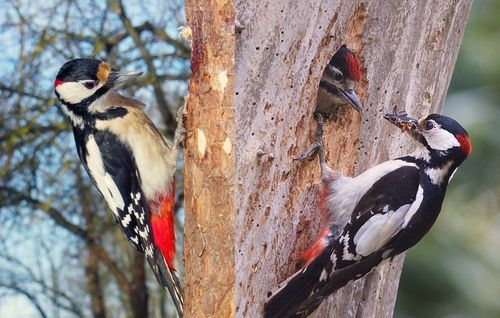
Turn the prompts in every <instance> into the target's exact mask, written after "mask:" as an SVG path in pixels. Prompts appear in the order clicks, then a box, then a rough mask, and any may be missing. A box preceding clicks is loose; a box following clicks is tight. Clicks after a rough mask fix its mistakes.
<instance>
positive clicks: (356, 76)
mask: <svg viewBox="0 0 500 318" xmlns="http://www.w3.org/2000/svg"><path fill="white" fill-rule="evenodd" d="M346 60H347V70H348V71H349V78H350V79H351V80H353V81H359V80H360V79H361V68H360V67H359V63H358V60H357V59H356V57H355V56H354V54H352V53H351V52H349V53H347V56H346Z"/></svg>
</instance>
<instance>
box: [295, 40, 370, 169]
mask: <svg viewBox="0 0 500 318" xmlns="http://www.w3.org/2000/svg"><path fill="white" fill-rule="evenodd" d="M360 80H361V67H360V65H359V61H358V59H357V58H356V55H355V54H354V53H353V52H352V51H351V50H349V49H348V48H347V46H346V45H345V44H344V45H342V46H341V47H340V49H338V50H337V52H335V54H334V55H333V57H332V58H331V60H330V62H328V64H327V65H326V67H325V69H324V71H323V75H322V76H321V80H320V82H319V88H318V94H317V97H316V109H315V111H314V113H315V114H316V113H319V114H321V117H322V118H324V119H329V118H331V117H332V116H333V114H335V113H336V112H337V111H338V107H341V106H342V105H344V104H348V105H350V106H351V107H352V108H354V109H355V110H356V111H358V112H361V110H362V109H363V105H362V103H361V100H360V99H359V97H358V95H357V94H356V91H355V90H354V86H355V85H356V84H357V83H358V82H359V81H360ZM317 151H318V145H317V143H314V144H312V145H311V146H309V147H308V148H307V149H306V150H305V151H304V152H303V153H302V154H300V155H299V156H298V157H297V158H295V160H304V159H306V158H308V159H309V160H312V159H313V158H314V157H315V155H316V153H317Z"/></svg>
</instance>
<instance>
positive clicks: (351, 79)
mask: <svg viewBox="0 0 500 318" xmlns="http://www.w3.org/2000/svg"><path fill="white" fill-rule="evenodd" d="M360 79H361V67H360V66H359V62H358V60H357V58H356V56H355V55H354V53H353V52H352V51H351V50H349V49H348V48H347V47H346V46H345V45H342V46H341V47H340V49H338V51H337V52H336V53H335V55H334V56H333V57H332V59H331V60H330V62H329V63H328V64H327V65H326V67H325V70H324V71H323V75H322V76H321V80H320V82H319V89H318V96H317V98H316V111H317V112H320V113H322V114H323V116H325V115H326V116H328V115H329V114H331V113H333V112H334V111H335V109H336V107H337V106H338V105H341V104H349V105H351V106H352V107H353V108H354V109H355V110H356V111H358V112H360V111H361V109H362V108H363V106H362V104H361V101H360V100H359V97H358V95H357V94H356V91H355V90H354V86H355V85H356V84H357V82H359V80H360Z"/></svg>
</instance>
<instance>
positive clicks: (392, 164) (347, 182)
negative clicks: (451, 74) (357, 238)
mask: <svg viewBox="0 0 500 318" xmlns="http://www.w3.org/2000/svg"><path fill="white" fill-rule="evenodd" d="M405 166H406V167H416V165H415V164H414V163H410V162H406V161H403V160H389V161H386V162H383V163H381V164H379V165H377V166H375V167H372V168H370V169H368V170H366V171H365V172H363V173H362V174H360V175H359V176H357V177H355V178H348V177H338V178H337V179H336V180H334V181H333V182H330V183H329V189H328V193H327V200H326V202H325V203H326V206H327V209H328V211H330V215H331V217H332V221H333V220H334V221H335V222H336V223H339V224H340V226H341V227H342V228H343V227H344V226H345V224H346V223H347V222H348V221H349V219H350V217H351V215H352V212H353V210H354V208H355V207H356V205H357V204H358V202H359V200H360V199H361V198H362V197H363V195H364V194H365V193H366V191H368V189H370V188H371V187H372V186H373V184H374V183H375V182H377V181H378V180H380V178H382V177H383V176H385V175H386V174H388V173H390V172H391V171H394V170H396V169H399V168H401V167H405Z"/></svg>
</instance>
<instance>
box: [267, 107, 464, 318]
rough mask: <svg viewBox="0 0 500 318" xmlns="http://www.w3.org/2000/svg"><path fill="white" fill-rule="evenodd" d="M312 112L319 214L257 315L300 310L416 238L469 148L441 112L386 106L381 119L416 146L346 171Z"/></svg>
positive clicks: (273, 317) (283, 315)
mask: <svg viewBox="0 0 500 318" xmlns="http://www.w3.org/2000/svg"><path fill="white" fill-rule="evenodd" d="M315 118H316V120H317V122H318V126H317V132H316V139H317V140H316V143H315V145H316V147H317V148H318V154H319V161H320V164H321V178H322V190H321V192H320V207H319V208H320V211H322V212H323V213H324V214H325V216H326V217H325V219H326V220H327V221H326V224H325V226H324V229H323V231H322V232H321V236H320V238H319V239H318V241H317V242H316V243H315V244H314V245H313V246H312V247H311V248H310V249H309V250H308V251H307V252H306V253H304V256H305V258H306V263H305V265H304V267H303V268H302V269H300V270H299V271H297V272H296V273H295V274H293V275H292V276H290V277H289V278H288V279H286V280H285V281H284V282H282V283H280V284H278V286H277V287H276V288H275V289H274V290H272V291H270V292H269V293H268V294H267V301H266V303H265V305H264V317H265V318H277V317H280V318H287V317H306V316H308V315H309V314H311V313H312V312H314V311H315V310H316V308H317V307H318V306H319V305H320V304H321V303H322V302H323V300H325V299H326V298H327V297H328V296H329V295H330V294H332V293H333V292H335V291H336V290H338V289H339V288H341V287H343V286H345V285H346V284H347V283H349V282H351V281H354V280H357V279H359V278H361V277H363V276H365V275H366V274H368V273H369V272H370V271H372V270H373V269H374V268H375V267H376V266H378V265H379V264H380V263H382V262H384V261H386V260H390V259H392V258H393V257H394V256H396V255H398V254H400V253H402V252H404V251H406V250H407V249H409V248H410V247H412V246H413V245H415V244H416V243H417V242H418V241H420V240H421V239H422V237H423V236H424V235H425V234H426V233H427V232H428V231H429V229H430V228H431V226H432V225H433V224H434V222H435V220H436V218H437V216H438V215H439V212H440V210H441V205H442V203H443V199H444V195H445V192H446V188H447V186H448V183H449V181H450V180H451V178H452V176H453V173H454V172H455V171H456V169H457V168H458V167H459V166H460V164H461V163H462V162H463V161H464V160H465V159H466V158H467V157H468V156H469V154H470V153H471V149H472V147H471V143H470V139H469V136H468V134H467V132H466V131H465V129H464V128H462V126H460V124H459V123H457V122H456V121H455V120H453V119H451V118H449V117H446V116H442V115H438V114H432V115H429V116H426V117H423V118H421V119H420V120H415V119H412V118H409V117H407V116H406V115H405V114H388V115H386V116H385V118H386V119H387V120H388V121H390V122H391V123H393V124H394V125H396V126H398V127H399V128H401V129H402V130H403V131H406V132H409V134H410V135H411V136H412V137H413V138H414V139H416V140H417V141H418V143H417V149H416V150H415V152H414V153H412V154H409V155H407V156H403V157H400V158H398V159H395V160H389V161H386V162H384V163H381V164H379V165H377V166H375V167H373V168H370V169H368V170H366V171H365V172H363V173H362V174H360V175H358V176H357V177H352V178H351V177H347V176H343V175H342V174H340V173H339V172H336V171H333V170H332V169H330V167H328V165H327V164H326V163H325V158H324V153H323V145H322V135H323V123H324V122H323V117H322V116H321V114H319V113H317V114H316V116H315Z"/></svg>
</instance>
